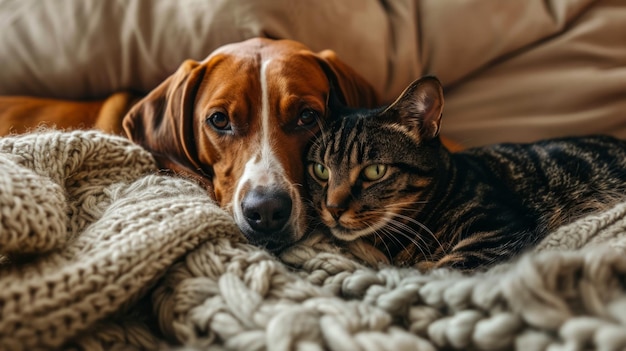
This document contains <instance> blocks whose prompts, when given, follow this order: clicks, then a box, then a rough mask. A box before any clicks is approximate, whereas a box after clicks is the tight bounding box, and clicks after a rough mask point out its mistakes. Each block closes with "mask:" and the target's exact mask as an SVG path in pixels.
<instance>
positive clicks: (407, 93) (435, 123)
mask: <svg viewBox="0 0 626 351" xmlns="http://www.w3.org/2000/svg"><path fill="white" fill-rule="evenodd" d="M442 112H443V87H442V86H441V82H439V79H437V78H435V77H432V76H426V77H422V78H420V79H418V80H416V81H414V82H413V83H411V85H409V86H408V87H407V88H406V89H405V90H404V91H403V92H402V94H400V97H398V99H396V101H395V102H393V103H392V104H391V105H389V107H387V109H386V110H385V112H384V113H383V114H382V115H387V116H393V117H392V118H394V119H396V122H398V123H400V124H402V125H403V126H405V127H408V128H409V130H411V131H412V132H416V133H417V136H418V139H419V140H431V139H434V138H435V137H437V135H439V127H440V126H441V115H442Z"/></svg>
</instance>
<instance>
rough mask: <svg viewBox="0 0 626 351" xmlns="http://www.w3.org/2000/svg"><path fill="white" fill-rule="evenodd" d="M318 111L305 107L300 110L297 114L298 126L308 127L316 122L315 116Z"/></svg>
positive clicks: (316, 116) (317, 114)
mask: <svg viewBox="0 0 626 351" xmlns="http://www.w3.org/2000/svg"><path fill="white" fill-rule="evenodd" d="M318 116H319V113H317V111H315V110H311V109H308V108H307V109H305V110H302V112H300V116H298V127H308V126H311V125H313V124H314V123H315V122H317V118H318Z"/></svg>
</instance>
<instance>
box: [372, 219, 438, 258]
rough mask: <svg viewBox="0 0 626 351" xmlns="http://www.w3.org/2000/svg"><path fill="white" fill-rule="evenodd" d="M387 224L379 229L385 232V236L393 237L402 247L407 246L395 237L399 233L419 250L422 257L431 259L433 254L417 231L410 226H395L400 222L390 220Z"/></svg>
mask: <svg viewBox="0 0 626 351" xmlns="http://www.w3.org/2000/svg"><path fill="white" fill-rule="evenodd" d="M389 224H390V225H389V226H387V227H386V228H384V229H381V231H383V232H385V234H386V235H387V237H390V238H393V239H394V240H395V241H397V242H398V243H399V244H400V245H401V247H402V249H406V248H407V246H406V245H405V244H404V243H403V242H402V241H400V239H398V237H397V236H398V235H400V236H402V237H404V238H406V239H408V240H409V242H410V243H411V244H413V245H414V246H415V248H416V249H417V250H419V251H420V253H421V254H422V255H423V256H424V257H426V258H429V259H432V257H433V254H432V253H431V252H430V250H429V247H428V245H426V242H425V241H424V239H423V238H422V237H421V236H420V235H418V234H419V233H416V232H415V231H413V230H411V229H410V228H407V227H406V226H405V225H403V226H401V227H395V226H397V225H398V224H402V223H401V222H397V221H391V222H390V223H389ZM407 229H408V233H407V232H406V230H407ZM418 240H420V241H421V242H419V241H418ZM424 249H426V250H427V251H428V252H426V251H424Z"/></svg>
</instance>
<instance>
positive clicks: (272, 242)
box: [240, 187, 293, 252]
mask: <svg viewBox="0 0 626 351" xmlns="http://www.w3.org/2000/svg"><path fill="white" fill-rule="evenodd" d="M292 207H293V200H292V199H291V196H290V195H289V193H287V192H286V191H284V190H276V189H271V188H265V187H256V188H254V189H252V190H251V191H249V192H248V193H247V194H246V195H245V196H244V198H243V199H242V201H241V211H242V214H243V218H244V220H245V222H246V223H245V224H246V225H244V226H242V225H240V227H242V228H241V229H242V231H243V233H244V235H245V236H246V238H247V239H248V241H250V242H251V243H252V244H254V245H258V246H262V247H265V248H266V249H268V250H270V251H272V252H278V251H280V250H281V249H283V248H284V247H285V246H287V245H289V244H290V243H291V242H292V241H293V239H292V232H293V228H292V227H291V215H292Z"/></svg>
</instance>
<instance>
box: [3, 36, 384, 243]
mask: <svg viewBox="0 0 626 351" xmlns="http://www.w3.org/2000/svg"><path fill="white" fill-rule="evenodd" d="M331 89H333V93H334V94H335V96H336V97H337V98H338V99H340V100H342V102H343V103H344V104H346V105H348V106H354V107H357V106H358V107H374V106H376V105H378V103H379V101H378V100H377V97H376V94H375V93H374V90H373V89H372V88H371V86H370V85H369V84H368V83H366V82H365V80H364V79H362V78H361V77H360V76H358V75H357V74H356V73H355V72H354V71H352V70H351V69H350V68H349V67H348V66H346V65H345V64H343V63H341V62H340V61H339V60H337V58H336V57H335V56H334V54H333V53H332V52H331V51H324V52H321V53H314V52H312V51H311V50H309V49H308V48H307V47H305V46H304V45H302V44H300V43H297V42H294V41H289V40H270V39H259V38H257V39H250V40H248V41H244V42H240V43H235V44H230V45H226V46H223V47H221V48H219V49H218V50H216V51H215V52H213V53H212V54H211V55H210V56H209V57H207V58H206V59H205V60H204V61H202V62H197V61H191V60H189V61H186V62H184V63H183V64H182V65H181V66H180V68H179V69H178V70H177V71H176V72H175V73H174V74H173V75H172V76H170V77H169V78H168V79H166V80H165V81H164V82H163V83H162V84H161V85H159V86H158V87H157V88H155V89H154V90H153V91H152V92H150V93H149V94H148V95H147V96H146V97H144V98H143V99H142V100H140V101H139V102H138V103H137V104H135V105H134V106H133V108H132V109H131V110H130V111H129V112H128V114H126V116H125V117H124V120H123V127H124V130H125V132H126V135H127V136H128V137H129V138H130V139H131V140H133V141H134V142H136V143H138V144H140V145H142V146H144V147H145V148H147V149H148V150H149V151H151V152H152V153H153V155H155V158H156V159H157V160H158V162H159V164H160V165H161V166H162V167H163V168H165V169H168V170H171V171H173V172H175V173H178V174H181V175H184V176H188V177H191V178H194V179H197V180H198V181H200V182H201V183H202V184H203V185H204V186H205V187H206V188H207V190H208V191H209V192H211V193H212V195H213V196H214V198H215V200H216V201H217V202H218V203H219V204H220V206H222V207H223V208H225V209H227V210H228V211H230V212H231V213H232V214H233V217H234V219H235V221H236V222H237V224H238V226H239V227H240V228H241V230H242V232H243V233H244V235H245V236H246V237H247V238H248V239H249V240H250V241H251V242H252V243H255V244H257V245H261V246H265V247H267V248H268V249H270V250H273V251H276V250H279V249H280V248H282V247H284V246H286V245H289V244H290V243H292V242H294V241H296V240H298V239H299V238H301V237H302V236H303V235H304V233H305V232H306V229H307V223H306V218H307V217H308V216H307V213H306V212H307V209H306V208H305V206H304V200H303V198H304V197H305V196H306V194H304V193H303V191H304V190H303V187H302V184H303V180H304V170H303V161H302V160H303V156H304V152H305V148H306V146H307V144H308V143H309V141H310V140H311V139H312V138H313V136H314V135H315V133H317V132H318V131H319V128H320V126H321V124H323V123H324V119H325V118H326V117H327V116H328V115H329V111H328V101H329V99H330V96H331ZM1 105H2V101H0V106H1ZM91 108H97V109H99V108H100V107H99V106H98V105H93V106H91ZM0 111H2V110H1V109H0ZM5 111H8V110H5ZM74 112H75V111H74ZM86 115H88V114H87V113H85V116H86ZM55 117H60V118H61V119H58V120H55ZM0 118H1V119H2V120H7V117H5V116H3V115H2V114H1V113H0ZM43 118H44V120H46V121H48V123H50V124H53V125H62V126H64V127H71V126H68V124H67V123H59V122H60V121H62V119H63V118H64V116H56V115H48V116H43ZM98 118H100V117H95V119H92V120H90V121H85V122H83V123H81V124H82V127H90V126H93V125H95V126H97V125H98V123H100V124H102V122H100V121H99V120H98ZM30 122H31V123H35V122H36V121H34V120H32V121H30ZM107 123H110V122H107ZM113 124H115V123H113ZM17 129H18V130H19V128H17Z"/></svg>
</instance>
